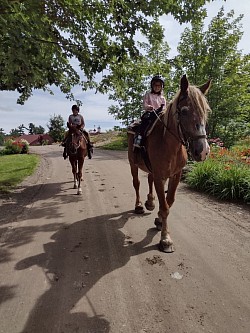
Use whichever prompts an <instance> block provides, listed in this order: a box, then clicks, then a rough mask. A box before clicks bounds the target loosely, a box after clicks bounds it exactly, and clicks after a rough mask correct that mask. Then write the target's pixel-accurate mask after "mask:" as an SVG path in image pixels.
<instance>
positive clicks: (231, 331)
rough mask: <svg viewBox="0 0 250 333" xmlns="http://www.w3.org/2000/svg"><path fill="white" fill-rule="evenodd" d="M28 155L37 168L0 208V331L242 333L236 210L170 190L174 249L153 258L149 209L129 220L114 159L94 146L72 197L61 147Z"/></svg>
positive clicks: (245, 274)
mask: <svg viewBox="0 0 250 333" xmlns="http://www.w3.org/2000/svg"><path fill="white" fill-rule="evenodd" d="M33 149H35V151H36V152H37V153H39V154H41V155H42V156H43V157H42V161H41V166H40V168H39V170H38V171H37V172H36V174H35V175H33V176H32V177H29V178H28V179H27V180H26V181H25V182H24V183H23V184H22V186H20V187H19V188H18V189H17V191H16V192H15V193H14V194H13V195H12V196H11V197H9V198H5V199H4V200H2V205H1V208H0V209H1V213H0V228H1V229H0V246H1V247H0V254H1V256H0V267H1V269H0V282H1V285H0V332H2V333H73V332H77V333H102V332H111V333H145V332H146V333H168V332H171V333H200V332H206V333H209V332H210V333H249V332H250V242H249V241H250V237H249V235H250V210H249V209H248V208H247V207H242V206H240V205H233V204H225V203H224V204H223V203H218V202H216V201H213V200H211V199H209V198H207V197H206V196H203V195H201V194H197V193H192V192H190V191H189V190H188V189H187V188H186V186H185V185H184V184H181V185H180V186H179V189H178V193H177V198H176V202H175V204H174V206H173V207H172V209H171V212H170V216H169V225H170V231H171V236H172V239H173V240H174V242H175V248H176V252H174V253H173V254H165V253H161V252H159V251H158V248H157V244H158V242H159V237H160V234H159V232H157V231H156V229H155V228H154V224H153V222H154V218H155V217H156V214H157V209H156V210H155V211H154V212H152V213H146V214H145V215H143V216H135V215H134V214H133V212H132V210H133V207H134V191H133V188H132V181H131V176H130V170H129V165H128V162H127V159H126V152H110V151H102V150H99V149H96V150H95V154H94V158H93V159H92V160H86V162H85V168H84V177H85V180H84V185H83V195H82V196H77V195H76V190H74V189H72V175H71V168H70V165H69V162H68V161H64V160H63V159H62V157H61V154H62V148H61V147H58V146H47V147H37V148H33ZM141 188H142V194H143V195H142V197H143V199H146V194H147V188H146V176H145V174H143V173H141Z"/></svg>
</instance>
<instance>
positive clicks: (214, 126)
mask: <svg viewBox="0 0 250 333" xmlns="http://www.w3.org/2000/svg"><path fill="white" fill-rule="evenodd" d="M242 17H243V16H242V15H240V16H239V17H237V18H234V11H230V12H229V13H227V14H225V12H224V8H223V7H222V8H221V9H220V11H219V12H218V14H217V15H216V17H214V18H213V19H212V21H211V23H210V24H209V26H208V29H207V31H204V24H203V23H202V22H201V23H194V24H193V25H192V26H191V28H187V29H185V31H184V33H183V34H182V36H181V41H180V43H179V46H178V51H179V55H178V56H177V57H176V58H175V60H174V64H175V68H176V71H175V75H176V76H178V75H179V74H178V73H179V70H180V68H181V66H183V68H185V70H186V73H187V75H188V76H189V78H190V81H191V82H192V83H193V84H196V85H199V84H201V83H202V82H203V81H205V80H206V79H207V78H212V89H211V90H210V92H209V97H208V98H209V104H210V106H211V109H212V113H211V115H210V117H209V124H208V132H209V135H210V136H211V137H217V136H219V137H220V138H221V139H222V140H223V141H224V142H225V144H226V145H227V146H230V145H231V144H232V143H233V142H234V141H235V140H236V139H237V135H236V132H237V127H238V126H239V122H238V120H239V119H242V117H240V114H241V112H242V107H241V103H242V98H243V96H245V95H246V89H247V88H246V84H242V85H240V84H239V82H240V81H242V72H243V71H244V69H246V68H247V67H246V66H249V58H244V57H243V56H242V54H241V51H238V49H237V46H238V43H239V41H240V39H241V36H242V31H241V28H242V26H241V23H240V22H241V19H242ZM243 63H245V64H244V65H243ZM246 82H247V80H246ZM245 101H246V100H245ZM248 101H249V100H248ZM248 107H249V104H248ZM233 129H234V130H233ZM239 135H241V133H240V132H239V131H238V137H239Z"/></svg>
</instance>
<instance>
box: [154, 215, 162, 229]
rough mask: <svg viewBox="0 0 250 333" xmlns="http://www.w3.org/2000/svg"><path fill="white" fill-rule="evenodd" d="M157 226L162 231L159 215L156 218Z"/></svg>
mask: <svg viewBox="0 0 250 333" xmlns="http://www.w3.org/2000/svg"><path fill="white" fill-rule="evenodd" d="M155 226H156V229H157V230H159V231H161V228H162V223H161V222H160V220H159V219H158V217H156V218H155Z"/></svg>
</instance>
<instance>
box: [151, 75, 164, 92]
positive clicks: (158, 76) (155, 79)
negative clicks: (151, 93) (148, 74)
mask: <svg viewBox="0 0 250 333" xmlns="http://www.w3.org/2000/svg"><path fill="white" fill-rule="evenodd" d="M156 81H160V82H161V84H162V88H164V80H163V78H162V77H161V76H160V75H155V76H154V77H153V78H152V80H151V83H150V85H151V89H153V83H154V82H156Z"/></svg>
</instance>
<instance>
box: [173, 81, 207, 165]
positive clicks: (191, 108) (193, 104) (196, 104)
mask: <svg viewBox="0 0 250 333" xmlns="http://www.w3.org/2000/svg"><path fill="white" fill-rule="evenodd" d="M210 84H211V80H209V81H208V82H206V83H205V84H204V85H202V86H201V87H199V88H198V87H195V86H191V85H190V84H189V82H188V79H187V77H186V75H183V77H182V78H181V83H180V91H179V93H178V95H177V102H176V103H177V105H176V110H177V118H178V120H177V121H178V126H179V131H180V135H181V137H182V140H183V141H184V143H185V144H186V146H187V148H188V150H189V152H190V153H191V155H192V158H193V159H194V160H195V161H197V162H199V161H204V160H205V159H206V157H207V155H208V154H209V152H210V149H209V145H208V142H207V135H206V121H207V114H208V111H209V110H210V108H209V105H208V103H207V100H206V97H205V94H206V93H207V92H208V90H209V88H210Z"/></svg>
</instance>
